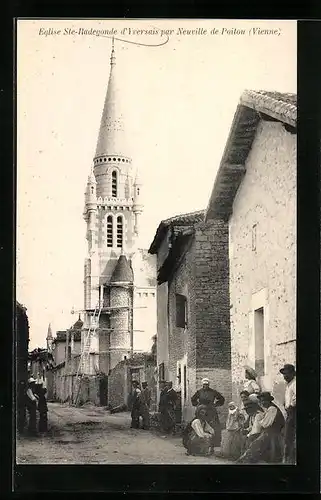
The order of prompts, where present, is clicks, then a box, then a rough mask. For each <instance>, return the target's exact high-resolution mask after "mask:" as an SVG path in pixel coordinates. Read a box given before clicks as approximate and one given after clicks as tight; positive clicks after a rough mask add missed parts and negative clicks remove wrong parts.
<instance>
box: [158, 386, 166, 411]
mask: <svg viewBox="0 0 321 500" xmlns="http://www.w3.org/2000/svg"><path fill="white" fill-rule="evenodd" d="M166 393H167V389H163V390H162V391H161V392H160V395H159V403H158V411H160V412H161V411H163V410H164V409H165V408H166V401H167V399H166Z"/></svg>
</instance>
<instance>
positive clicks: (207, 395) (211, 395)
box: [191, 387, 225, 406]
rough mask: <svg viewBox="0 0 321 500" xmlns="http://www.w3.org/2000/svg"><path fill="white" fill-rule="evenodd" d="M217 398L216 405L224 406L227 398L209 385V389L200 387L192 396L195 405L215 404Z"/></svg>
mask: <svg viewBox="0 0 321 500" xmlns="http://www.w3.org/2000/svg"><path fill="white" fill-rule="evenodd" d="M215 399H217V401H216V403H215V406H223V404H224V403H225V398H224V397H223V396H222V394H221V393H220V392H218V391H216V390H215V389H212V388H211V387H209V388H208V389H203V388H202V389H199V390H198V391H196V392H195V394H194V396H192V398H191V401H192V405H193V406H198V405H206V406H209V405H214V400H215Z"/></svg>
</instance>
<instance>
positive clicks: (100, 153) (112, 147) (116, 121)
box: [94, 38, 129, 168]
mask: <svg viewBox="0 0 321 500" xmlns="http://www.w3.org/2000/svg"><path fill="white" fill-rule="evenodd" d="M117 71H118V69H116V55H115V46H114V38H113V39H112V49H111V56H110V74H109V81H108V88H107V94H106V98H105V103H104V109H103V112H102V116H101V122H100V129H99V135H98V141H97V147H96V154H95V158H94V165H95V167H96V168H99V167H100V166H101V163H104V162H106V161H108V159H109V158H108V157H110V158H111V161H113V156H114V157H116V161H118V157H120V161H123V158H124V161H125V159H126V158H127V163H128V160H129V156H128V150H127V147H126V134H125V117H124V113H123V110H122V101H123V99H122V92H121V88H120V83H121V81H122V80H123V77H118V75H117ZM105 157H106V159H105Z"/></svg>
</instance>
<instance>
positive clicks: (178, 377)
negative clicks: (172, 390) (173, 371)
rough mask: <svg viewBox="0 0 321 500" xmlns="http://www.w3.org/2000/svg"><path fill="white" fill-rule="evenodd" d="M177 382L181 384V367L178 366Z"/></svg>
mask: <svg viewBox="0 0 321 500" xmlns="http://www.w3.org/2000/svg"><path fill="white" fill-rule="evenodd" d="M177 382H178V384H181V382H182V369H181V367H180V366H179V367H178V374H177Z"/></svg>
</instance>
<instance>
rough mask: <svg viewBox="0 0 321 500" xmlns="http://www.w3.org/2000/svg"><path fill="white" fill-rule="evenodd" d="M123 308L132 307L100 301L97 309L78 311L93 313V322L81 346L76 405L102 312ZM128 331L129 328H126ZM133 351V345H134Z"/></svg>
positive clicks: (74, 399) (74, 400)
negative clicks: (105, 303) (106, 304)
mask: <svg viewBox="0 0 321 500" xmlns="http://www.w3.org/2000/svg"><path fill="white" fill-rule="evenodd" d="M121 309H128V310H129V309H130V306H114V307H110V306H108V307H106V306H105V307H104V306H103V303H102V302H101V301H100V302H99V303H98V304H97V305H96V307H95V309H82V310H79V311H77V312H85V313H91V312H92V313H93V315H92V320H91V324H90V325H89V328H88V332H87V333H86V337H85V339H84V342H83V345H82V346H81V353H80V358H79V363H78V367H77V372H76V391H75V392H76V395H75V398H73V403H74V404H75V406H77V405H78V403H79V396H80V390H81V385H82V381H83V379H84V378H85V377H86V373H85V367H86V366H89V360H90V346H91V339H92V337H93V335H94V334H95V333H96V330H97V328H99V320H100V316H101V313H108V312H111V311H115V310H121ZM132 309H147V307H146V306H138V307H137V306H136V307H132ZM74 313H75V310H74V309H73V310H72V314H74ZM108 330H109V331H113V329H112V328H108ZM126 331H127V330H126ZM134 331H143V330H133V332H134ZM131 350H132V352H133V346H132V349H131ZM109 352H111V350H110V349H109V350H108V351H99V354H107V353H109Z"/></svg>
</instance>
